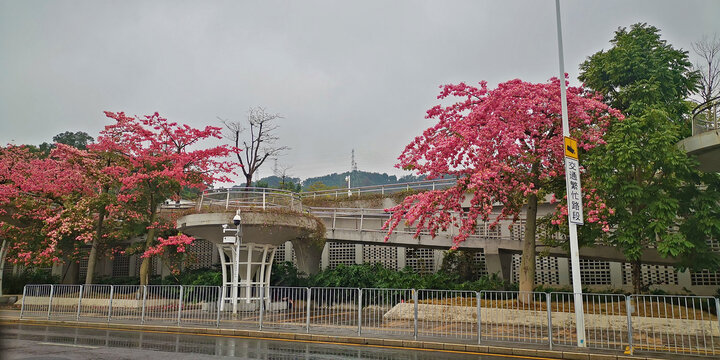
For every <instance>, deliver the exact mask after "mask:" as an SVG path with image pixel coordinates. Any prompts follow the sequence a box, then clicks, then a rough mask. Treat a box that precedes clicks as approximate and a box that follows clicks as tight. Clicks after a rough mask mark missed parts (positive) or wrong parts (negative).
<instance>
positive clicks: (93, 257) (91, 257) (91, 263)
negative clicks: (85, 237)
mask: <svg viewBox="0 0 720 360" xmlns="http://www.w3.org/2000/svg"><path fill="white" fill-rule="evenodd" d="M107 166H110V162H109V161H108V164H107ZM108 191H110V188H109V187H108V186H104V187H103V188H102V192H101V195H102V194H103V193H107V192H108ZM105 215H106V210H105V206H104V205H103V206H101V207H100V209H98V221H97V228H95V238H93V241H92V246H91V248H90V254H88V264H87V273H86V274H85V285H90V284H92V283H93V281H94V280H95V265H96V264H97V258H98V247H99V246H100V241H101V239H102V235H103V225H104V224H105Z"/></svg>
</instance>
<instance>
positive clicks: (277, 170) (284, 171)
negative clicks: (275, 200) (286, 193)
mask: <svg viewBox="0 0 720 360" xmlns="http://www.w3.org/2000/svg"><path fill="white" fill-rule="evenodd" d="M290 169H292V166H291V165H280V166H278V162H277V159H275V167H274V168H273V174H274V175H275V176H277V177H278V178H280V188H281V189H284V190H290V189H288V186H287V185H286V184H287V180H288V179H289V178H291V177H292V176H291V175H290V174H289V171H290ZM290 184H292V187H291V189H292V191H295V183H294V182H292V181H290Z"/></svg>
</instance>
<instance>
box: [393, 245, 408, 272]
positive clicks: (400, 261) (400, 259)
mask: <svg viewBox="0 0 720 360" xmlns="http://www.w3.org/2000/svg"><path fill="white" fill-rule="evenodd" d="M395 250H396V251H397V269H398V270H402V269H404V268H405V266H407V263H406V262H405V248H404V247H402V246H397V247H395Z"/></svg>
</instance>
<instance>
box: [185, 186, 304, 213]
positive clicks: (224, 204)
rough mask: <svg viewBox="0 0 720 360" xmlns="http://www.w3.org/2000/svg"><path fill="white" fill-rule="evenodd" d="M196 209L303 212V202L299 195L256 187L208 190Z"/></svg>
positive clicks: (203, 194) (201, 197)
mask: <svg viewBox="0 0 720 360" xmlns="http://www.w3.org/2000/svg"><path fill="white" fill-rule="evenodd" d="M196 207H197V210H198V211H200V210H202V209H224V210H238V209H240V210H244V209H263V210H267V209H287V210H293V211H299V212H301V211H303V206H302V200H301V198H300V195H299V194H298V193H294V192H292V191H287V190H280V189H270V188H254V187H233V188H228V189H212V190H206V191H204V192H203V193H202V195H201V196H200V200H198V202H197V205H196Z"/></svg>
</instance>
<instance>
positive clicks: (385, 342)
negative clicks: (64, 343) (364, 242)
mask: <svg viewBox="0 0 720 360" xmlns="http://www.w3.org/2000/svg"><path fill="white" fill-rule="evenodd" d="M0 321H1V322H4V323H11V324H27V325H57V326H72V327H76V326H91V327H93V328H97V329H103V330H142V331H163V332H173V333H177V334H190V335H192V334H195V335H213V336H218V335H219V336H231V337H248V338H259V339H265V340H291V341H299V342H314V343H334V344H342V345H349V346H357V345H363V346H376V347H396V348H397V347H399V348H407V349H417V350H435V351H452V352H464V353H470V354H477V355H517V356H529V357H536V358H538V359H541V358H545V359H548V358H549V359H568V360H662V359H657V358H651V357H645V356H628V355H614V354H592V353H588V352H578V351H577V350H576V351H561V350H540V349H530V348H511V347H502V346H492V345H473V344H459V343H443V342H436V341H421V340H401V339H381V338H370V337H358V336H335V335H317V334H307V333H293V332H280V331H267V330H243V329H218V328H215V327H180V326H169V325H139V324H118V323H93V322H76V321H59V320H40V319H23V320H20V319H17V318H7V317H0Z"/></svg>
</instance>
